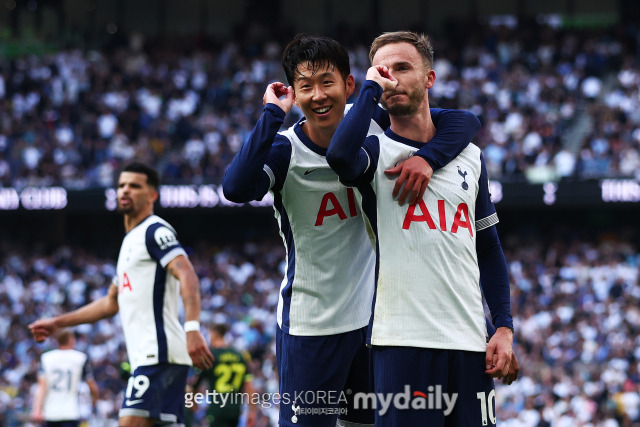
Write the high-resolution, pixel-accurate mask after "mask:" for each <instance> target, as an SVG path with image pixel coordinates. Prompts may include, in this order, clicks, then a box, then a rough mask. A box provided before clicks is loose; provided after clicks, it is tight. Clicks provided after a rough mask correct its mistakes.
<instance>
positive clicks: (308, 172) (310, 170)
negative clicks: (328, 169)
mask: <svg viewBox="0 0 640 427" xmlns="http://www.w3.org/2000/svg"><path fill="white" fill-rule="evenodd" d="M318 169H319V168H314V169H307V170H306V171H305V172H304V174H305V175H309V174H310V173H311V172H315V171H317V170H318Z"/></svg>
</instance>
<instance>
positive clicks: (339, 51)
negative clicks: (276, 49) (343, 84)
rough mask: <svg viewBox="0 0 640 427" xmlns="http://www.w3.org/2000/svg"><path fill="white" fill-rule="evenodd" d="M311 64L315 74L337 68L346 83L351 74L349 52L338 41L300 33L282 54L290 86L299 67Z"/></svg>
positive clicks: (283, 65)
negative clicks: (329, 68)
mask: <svg viewBox="0 0 640 427" xmlns="http://www.w3.org/2000/svg"><path fill="white" fill-rule="evenodd" d="M302 63H305V64H309V68H311V70H312V72H313V74H315V73H317V72H318V71H319V70H320V69H322V68H328V67H335V68H337V69H338V71H339V72H340V74H341V75H342V78H343V79H344V80H345V81H346V80H347V76H349V74H351V66H350V65H349V52H347V50H346V49H345V48H344V47H343V46H342V45H341V44H340V43H338V42H337V41H335V40H333V39H331V38H329V37H322V36H311V35H309V34H304V33H300V34H298V35H297V36H295V37H294V38H293V40H291V41H290V42H289V44H288V45H287V47H286V48H285V49H284V53H283V54H282V68H283V69H284V73H285V74H286V75H287V82H289V86H293V83H294V81H295V79H296V77H297V75H299V74H300V73H299V72H298V65H300V64H302Z"/></svg>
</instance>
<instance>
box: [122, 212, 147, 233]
mask: <svg viewBox="0 0 640 427" xmlns="http://www.w3.org/2000/svg"><path fill="white" fill-rule="evenodd" d="M151 215H153V210H145V211H142V212H139V213H137V214H135V215H132V214H124V231H125V233H128V232H130V231H131V230H133V229H134V228H135V227H136V225H138V224H140V223H141V222H142V221H144V220H145V219H146V218H148V217H149V216H151Z"/></svg>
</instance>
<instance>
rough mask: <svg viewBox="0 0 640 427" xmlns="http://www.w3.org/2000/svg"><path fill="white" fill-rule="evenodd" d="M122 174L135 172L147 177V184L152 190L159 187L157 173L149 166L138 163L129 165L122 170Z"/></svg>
mask: <svg viewBox="0 0 640 427" xmlns="http://www.w3.org/2000/svg"><path fill="white" fill-rule="evenodd" d="M122 172H135V173H143V174H145V175H146V176H147V184H149V185H150V186H152V187H153V188H158V186H159V185H160V178H158V172H157V171H156V170H155V169H154V168H152V167H151V166H148V165H145V164H144V163H140V162H133V163H129V164H128V165H126V166H125V167H124V169H122Z"/></svg>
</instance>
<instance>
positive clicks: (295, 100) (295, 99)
mask: <svg viewBox="0 0 640 427" xmlns="http://www.w3.org/2000/svg"><path fill="white" fill-rule="evenodd" d="M291 90H292V91H293V104H294V105H295V106H296V107H298V108H300V103H299V102H298V97H297V96H296V90H295V88H294V87H293V86H291Z"/></svg>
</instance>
